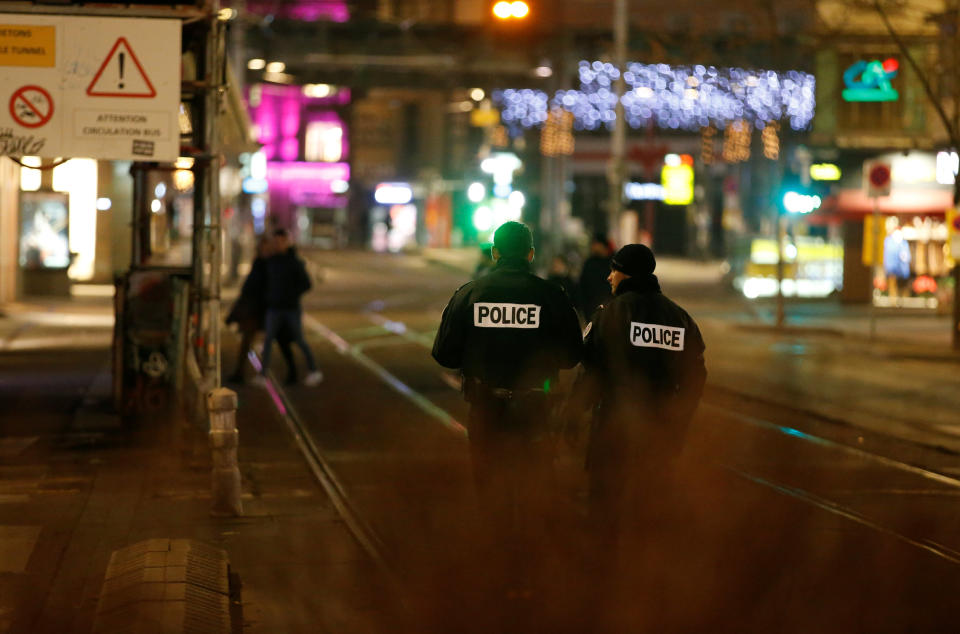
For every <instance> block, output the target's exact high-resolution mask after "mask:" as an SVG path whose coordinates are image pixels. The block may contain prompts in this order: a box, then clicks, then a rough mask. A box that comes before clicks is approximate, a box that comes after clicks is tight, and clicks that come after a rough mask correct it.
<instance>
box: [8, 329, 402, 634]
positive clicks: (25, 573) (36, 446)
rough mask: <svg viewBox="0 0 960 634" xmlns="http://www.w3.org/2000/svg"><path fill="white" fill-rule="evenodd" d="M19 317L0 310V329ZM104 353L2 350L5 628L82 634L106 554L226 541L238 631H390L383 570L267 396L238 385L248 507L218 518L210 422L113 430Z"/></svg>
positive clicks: (13, 632) (13, 633)
mask: <svg viewBox="0 0 960 634" xmlns="http://www.w3.org/2000/svg"><path fill="white" fill-rule="evenodd" d="M41 312H46V311H41ZM51 312H54V313H56V312H58V311H51ZM92 312H95V311H92ZM20 314H22V313H20ZM16 322H17V319H16V317H14V318H13V319H11V318H9V317H8V318H6V319H0V338H2V337H3V336H4V335H3V334H2V333H6V336H7V337H8V338H9V337H10V335H11V333H13V332H15V330H16ZM37 327H39V326H37ZM68 330H69V329H68ZM101 330H103V328H101ZM10 341H11V342H16V341H17V338H16V337H14V338H12V339H10ZM108 362H109V348H106V347H103V346H100V347H88V348H86V349H69V348H62V347H49V346H45V347H42V348H41V347H38V346H35V347H33V348H32V349H17V346H15V345H14V346H12V347H10V348H8V349H7V350H6V351H4V352H3V353H2V355H0V400H2V401H3V403H4V407H3V411H2V412H0V634H8V633H9V634H21V633H23V634H26V633H51V634H53V633H56V634H62V633H65V632H89V631H90V629H91V626H92V623H93V618H94V613H95V610H96V606H97V600H98V598H99V595H100V591H101V586H102V583H103V578H104V573H105V571H106V568H107V563H108V560H109V558H110V555H111V553H112V552H113V551H114V550H117V549H120V548H122V547H125V546H128V545H130V544H133V543H136V542H139V541H141V540H144V539H149V538H185V539H195V540H199V541H202V542H204V543H207V544H210V545H213V546H216V547H219V548H223V549H224V550H226V551H227V553H228V556H229V559H230V565H231V571H232V573H235V574H236V575H238V576H239V581H240V584H241V585H242V593H241V600H242V605H241V606H240V608H241V610H242V622H236V623H234V627H235V630H234V631H241V630H242V631H244V632H262V633H264V634H268V633H269V634H273V633H276V632H291V633H292V632H304V633H308V632H309V633H313V632H331V633H333V632H336V633H339V632H351V633H353V632H386V631H391V630H395V629H396V628H395V619H394V617H393V613H392V610H393V607H392V606H391V605H390V599H389V592H388V591H387V589H386V586H385V585H384V584H385V581H384V580H383V579H382V577H381V575H380V572H379V570H378V569H377V568H376V567H375V566H374V564H373V563H372V562H371V561H370V559H369V558H368V557H367V555H366V553H365V552H364V551H362V550H361V548H360V547H359V546H358V545H357V543H356V541H355V540H354V539H353V536H352V535H351V534H350V533H349V532H348V530H347V529H346V527H345V526H344V524H343V523H342V521H341V519H340V518H339V516H338V514H337V513H336V511H335V509H334V508H333V506H332V504H331V502H330V500H329V499H328V498H327V496H326V495H325V494H324V492H323V491H322V489H321V488H320V487H319V486H318V484H317V483H316V481H315V480H314V478H313V476H312V474H311V473H310V471H309V470H308V467H307V465H306V464H305V462H304V460H303V458H302V456H301V455H300V454H299V451H298V450H297V448H296V445H295V444H294V440H293V439H292V438H291V436H290V434H289V432H288V431H287V429H286V428H285V427H284V424H283V421H282V420H281V419H280V418H279V417H278V415H277V414H276V410H275V408H274V405H273V403H272V402H271V401H270V400H269V397H268V395H267V393H266V392H265V391H263V390H262V389H258V388H255V387H249V388H240V390H239V398H240V409H239V414H238V427H239V429H240V434H241V435H240V438H241V443H240V451H239V454H240V455H239V462H240V468H241V473H242V476H243V487H242V490H243V500H242V501H243V505H244V515H243V516H242V517H238V518H215V517H212V516H211V515H210V512H209V510H210V502H211V497H210V474H211V457H210V450H209V448H208V447H207V438H206V429H205V428H203V429H198V428H197V427H195V426H194V425H192V424H190V423H187V422H185V421H184V420H182V419H181V418H179V417H172V418H169V417H168V418H159V419H155V420H147V419H144V420H142V421H140V422H139V424H138V425H137V426H136V427H133V428H123V427H122V426H121V423H120V421H119V419H118V418H117V417H115V416H112V415H110V414H109V413H108V410H107V407H106V405H105V403H106V402H107V401H108V400H109V398H108V393H106V391H103V392H101V391H100V390H101V389H102V387H103V386H104V385H106V386H109V381H106V382H104V381H102V380H99V378H102V377H98V375H97V370H98V369H101V368H104V369H108V368H109V365H108ZM91 386H93V390H92V391H91Z"/></svg>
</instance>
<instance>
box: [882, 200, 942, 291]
mask: <svg viewBox="0 0 960 634" xmlns="http://www.w3.org/2000/svg"><path fill="white" fill-rule="evenodd" d="M867 224H868V225H870V226H866V227H865V232H868V231H871V230H872V219H870V221H869V222H868V223H867ZM880 235H881V236H882V241H880V243H879V244H880V246H881V248H882V257H881V258H879V262H878V263H877V264H876V265H875V266H874V279H873V288H874V290H873V301H874V304H875V305H877V306H902V307H908V308H936V307H937V306H938V305H939V302H940V301H941V296H942V293H943V288H944V283H945V282H946V281H947V277H948V276H949V273H950V269H949V265H948V263H947V257H946V251H945V244H946V239H947V225H946V224H945V223H944V222H943V220H940V219H936V218H930V217H926V218H920V217H914V218H903V217H898V216H888V217H886V218H885V219H883V220H882V224H881V225H880Z"/></svg>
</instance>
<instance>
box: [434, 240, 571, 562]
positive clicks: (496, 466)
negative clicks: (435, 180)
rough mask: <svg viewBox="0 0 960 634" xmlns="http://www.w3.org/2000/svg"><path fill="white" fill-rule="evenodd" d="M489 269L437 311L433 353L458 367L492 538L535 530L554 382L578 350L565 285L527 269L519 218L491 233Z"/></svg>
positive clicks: (529, 256)
mask: <svg viewBox="0 0 960 634" xmlns="http://www.w3.org/2000/svg"><path fill="white" fill-rule="evenodd" d="M492 255H493V260H494V261H495V263H496V264H495V265H494V267H493V269H492V270H491V271H490V272H489V273H487V274H486V275H484V276H483V277H481V278H479V279H477V280H474V281H472V282H469V283H467V284H466V285H464V286H463V287H461V288H460V289H459V290H458V291H457V292H456V293H455V294H454V296H453V298H452V299H451V300H450V302H449V304H448V305H447V307H446V309H445V310H444V312H443V318H442V320H441V324H440V329H439V330H438V332H437V337H436V340H435V341H434V345H433V357H434V358H435V359H436V360H437V361H438V362H439V363H440V364H441V365H443V366H445V367H447V368H453V369H459V370H460V371H461V373H462V376H463V391H464V395H465V398H466V400H467V402H468V403H469V404H470V413H469V418H468V425H467V426H468V430H469V438H470V456H471V462H472V463H473V472H474V481H475V484H476V487H477V494H478V498H479V501H480V504H481V510H482V511H483V513H484V515H485V516H486V518H487V519H488V520H491V521H492V522H493V528H494V531H495V533H496V535H495V536H496V537H497V538H501V539H506V540H508V541H509V542H512V543H515V544H516V543H517V541H518V539H519V541H526V539H524V538H536V537H537V535H535V534H531V531H535V530H536V529H535V527H534V523H535V522H536V521H542V520H543V518H544V511H545V509H544V507H543V504H544V503H545V502H546V501H547V496H548V495H549V490H550V481H551V475H552V459H553V451H552V443H551V440H550V433H551V424H550V407H551V405H552V395H551V392H552V391H553V390H555V389H556V385H557V379H558V374H559V370H560V369H567V368H572V367H574V366H575V365H576V364H577V363H578V362H579V361H580V357H581V349H582V336H581V331H580V326H579V322H578V320H577V313H576V310H575V309H574V306H573V303H572V302H571V300H570V298H569V297H567V295H566V293H565V292H564V291H563V290H562V289H561V288H560V287H559V286H557V285H556V284H553V283H551V282H548V281H546V280H544V279H541V278H539V277H537V276H536V275H534V274H533V272H532V271H531V262H532V261H533V256H534V249H533V237H532V235H531V233H530V230H529V229H528V228H527V227H526V226H525V225H523V224H521V223H519V222H507V223H505V224H503V225H502V226H500V228H499V229H497V231H496V232H495V234H494V239H493V248H492Z"/></svg>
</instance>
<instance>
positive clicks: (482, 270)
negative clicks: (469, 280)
mask: <svg viewBox="0 0 960 634" xmlns="http://www.w3.org/2000/svg"><path fill="white" fill-rule="evenodd" d="M492 248H493V245H492V244H490V243H489V242H485V243H483V244H481V245H480V261H479V262H477V268H475V269H474V270H473V279H475V280H477V279H480V278H481V277H483V276H484V275H486V274H487V273H489V272H490V271H492V270H493V266H494V264H495V263H494V261H493V256H492V255H491V252H490V250H491V249H492Z"/></svg>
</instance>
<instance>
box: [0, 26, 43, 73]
mask: <svg viewBox="0 0 960 634" xmlns="http://www.w3.org/2000/svg"><path fill="white" fill-rule="evenodd" d="M56 65H57V28H56V27H55V26H30V25H26V24H0V66H33V67H43V68H53V67H54V66H56Z"/></svg>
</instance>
